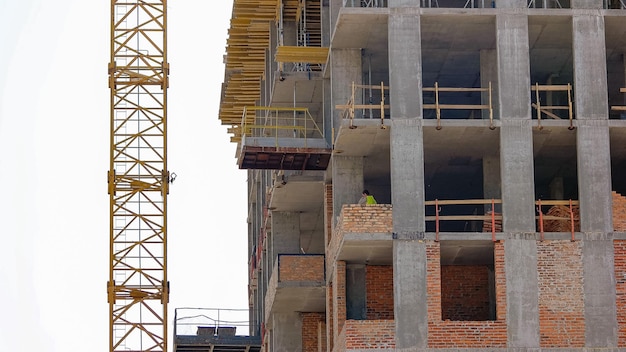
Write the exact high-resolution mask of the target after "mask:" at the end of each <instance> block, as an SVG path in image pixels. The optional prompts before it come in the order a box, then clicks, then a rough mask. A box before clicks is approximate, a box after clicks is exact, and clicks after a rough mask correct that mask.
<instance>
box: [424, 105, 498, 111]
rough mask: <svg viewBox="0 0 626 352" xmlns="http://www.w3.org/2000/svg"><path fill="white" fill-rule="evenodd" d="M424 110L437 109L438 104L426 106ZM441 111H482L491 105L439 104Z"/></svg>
mask: <svg viewBox="0 0 626 352" xmlns="http://www.w3.org/2000/svg"><path fill="white" fill-rule="evenodd" d="M424 109H437V105H436V104H424ZM439 109H440V110H441V109H443V110H482V109H489V105H463V104H459V105H456V104H439Z"/></svg>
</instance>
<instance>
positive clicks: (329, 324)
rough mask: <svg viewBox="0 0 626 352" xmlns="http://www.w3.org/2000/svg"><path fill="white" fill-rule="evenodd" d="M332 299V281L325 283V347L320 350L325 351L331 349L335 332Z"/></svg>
mask: <svg viewBox="0 0 626 352" xmlns="http://www.w3.org/2000/svg"><path fill="white" fill-rule="evenodd" d="M333 300H334V295H333V285H332V283H329V284H327V285H326V346H325V348H322V351H327V352H330V351H332V350H333V344H334V341H335V340H334V338H335V335H334V334H335V333H334V330H333V328H334V326H335V315H334V313H333V312H334V311H335V309H334V308H333Z"/></svg>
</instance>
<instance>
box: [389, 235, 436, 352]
mask: <svg viewBox="0 0 626 352" xmlns="http://www.w3.org/2000/svg"><path fill="white" fill-rule="evenodd" d="M393 254H394V257H395V259H394V261H393V273H394V275H393V287H394V290H393V295H394V317H395V321H396V351H399V352H412V351H416V350H417V349H418V348H419V349H422V348H427V347H428V293H427V292H426V244H425V243H424V242H423V241H422V240H409V239H405V240H394V241H393Z"/></svg>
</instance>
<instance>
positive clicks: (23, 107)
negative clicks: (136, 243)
mask: <svg viewBox="0 0 626 352" xmlns="http://www.w3.org/2000/svg"><path fill="white" fill-rule="evenodd" d="M231 10H232V1H231V0H219V1H215V0H204V1H201V0H171V1H169V3H168V16H169V18H168V21H169V22H168V40H169V42H168V44H169V46H168V55H169V59H168V61H169V63H170V65H171V71H170V88H169V90H168V93H169V100H168V118H169V120H168V147H169V153H168V164H169V170H170V171H171V172H175V173H176V174H177V175H178V178H177V179H176V182H175V183H174V184H172V185H171V188H170V195H169V198H168V201H169V204H168V205H169V207H168V251H169V253H168V269H169V270H168V276H169V281H170V283H171V297H170V304H169V305H170V316H169V317H168V320H169V325H170V333H169V334H168V338H169V339H170V340H171V338H172V333H171V330H172V320H173V317H174V314H173V309H174V308H176V307H210V308H247V301H248V299H247V260H248V258H247V225H246V216H247V214H246V212H247V205H246V204H247V203H246V198H247V195H246V192H247V191H246V182H245V180H246V172H245V171H244V170H239V169H238V168H237V166H236V159H235V146H236V145H235V144H234V143H230V141H229V135H228V134H227V132H226V126H222V125H221V124H220V122H219V119H218V111H219V99H220V90H221V83H222V81H223V77H224V65H223V55H224V54H225V45H226V35H227V29H228V26H229V21H230V17H231ZM109 16H110V1H109V0H88V1H87V0H67V1H62V2H59V1H50V0H0V148H1V149H0V187H1V189H2V191H1V192H0V197H1V200H2V201H1V203H0V207H1V211H0V240H1V242H0V243H1V244H0V248H1V249H2V251H1V253H0V312H2V313H1V314H2V317H1V318H0V352H21V351H42V352H43V351H46V352H47V351H59V352H72V351H85V350H89V351H108V322H109V312H108V303H107V296H106V282H107V280H108V276H109V272H108V271H109V260H108V255H109V252H108V251H109V237H108V236H109V222H108V221H109V198H108V195H107V183H106V173H107V169H108V166H109V109H110V107H109V94H110V92H109V89H108V86H107V80H108V76H107V64H108V63H109V57H110V52H109V41H110V37H109V35H110V34H109V33H110V23H109Z"/></svg>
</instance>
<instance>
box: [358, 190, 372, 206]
mask: <svg viewBox="0 0 626 352" xmlns="http://www.w3.org/2000/svg"><path fill="white" fill-rule="evenodd" d="M359 204H361V205H363V204H376V199H374V196H373V195H371V194H370V192H369V191H368V190H366V189H364V190H363V193H362V195H361V199H359Z"/></svg>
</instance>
